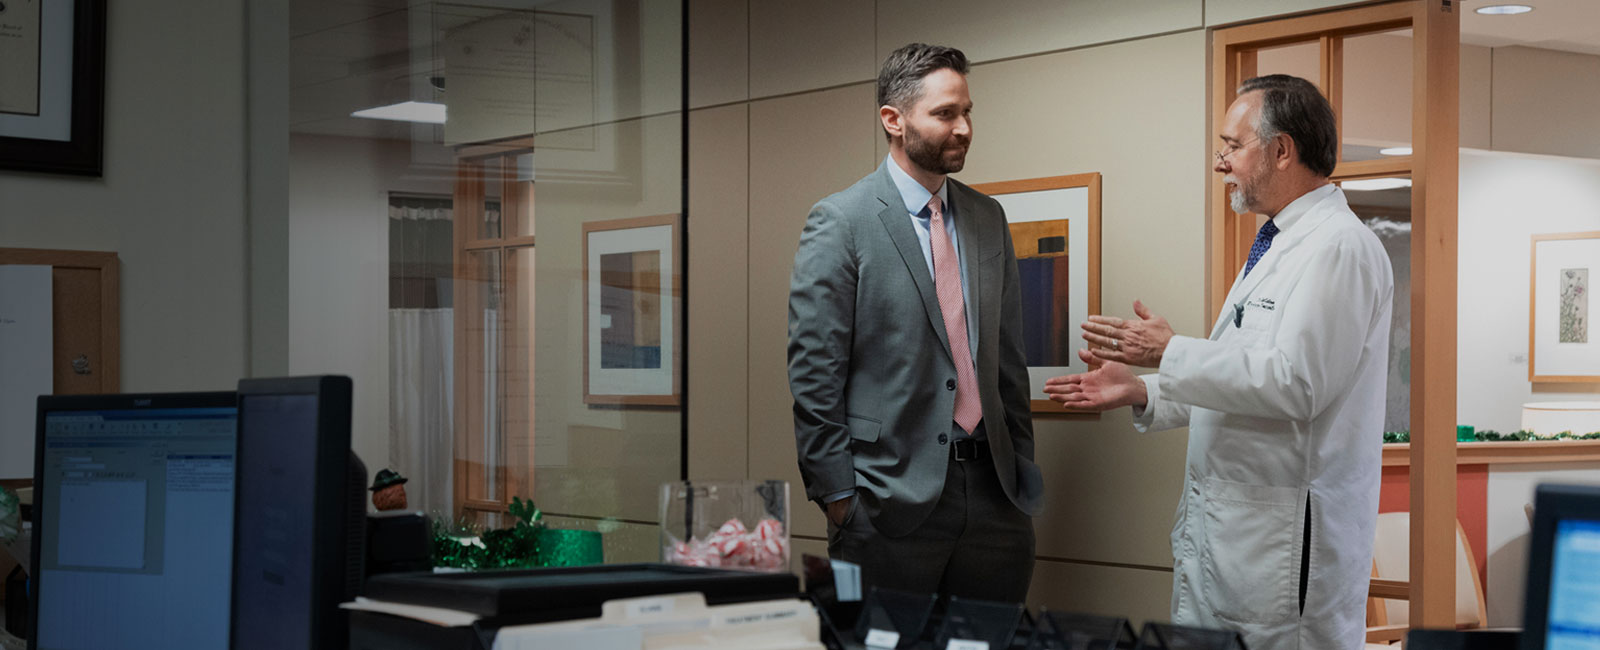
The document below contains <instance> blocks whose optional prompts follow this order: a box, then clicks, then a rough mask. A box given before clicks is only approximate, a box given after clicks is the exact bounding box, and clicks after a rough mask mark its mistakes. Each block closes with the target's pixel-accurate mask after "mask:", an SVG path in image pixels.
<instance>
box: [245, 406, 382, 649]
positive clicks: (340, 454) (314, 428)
mask: <svg viewBox="0 0 1600 650" xmlns="http://www.w3.org/2000/svg"><path fill="white" fill-rule="evenodd" d="M238 477H239V478H238V488H237V489H236V491H235V493H236V498H235V502H236V504H237V515H236V516H235V518H234V545H233V549H234V554H233V557H234V571H233V635H232V639H233V648H234V649H235V650H254V649H256V648H261V649H263V650H265V649H271V650H277V649H279V648H311V649H319V648H338V647H343V646H344V645H345V644H346V643H347V640H348V635H349V631H348V627H347V623H346V621H347V618H346V617H345V616H344V613H343V612H342V611H341V610H340V609H339V603H341V602H345V601H347V600H350V599H352V598H354V596H355V594H356V590H357V589H359V587H360V581H361V560H362V555H361V551H362V544H363V543H364V541H365V535H364V534H365V528H364V524H365V516H366V508H365V505H364V503H365V497H364V495H365V489H364V488H365V483H366V470H365V469H363V468H361V467H360V462H359V461H357V460H355V457H354V455H353V454H352V453H351V452H350V378H348V377H335V376H325V377H292V378H284V379H246V380H242V381H240V382H239V471H238Z"/></svg>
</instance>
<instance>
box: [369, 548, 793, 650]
mask: <svg viewBox="0 0 1600 650" xmlns="http://www.w3.org/2000/svg"><path fill="white" fill-rule="evenodd" d="M683 592H700V593H702V594H704V595H705V598H706V604H707V605H722V604H729V603H742V602H752V601H760V600H774V599H781V598H797V597H799V596H800V581H799V579H798V578H797V577H795V576H794V575H792V574H788V573H754V572H749V571H732V570H721V569H706V568H698V567H684V566H673V565H667V564H611V565H602V566H588V567H570V568H550V569H520V570H504V571H473V572H466V573H390V574H383V575H377V576H373V577H372V578H371V579H369V580H367V584H366V590H365V593H364V594H363V595H365V596H367V597H368V598H372V599H374V600H382V601H389V602H396V603H406V604H413V605H427V606H431V607H443V608H446V609H454V610H459V611H466V612H472V613H474V614H477V615H479V616H481V617H483V618H481V619H479V620H478V622H477V623H474V624H473V625H472V626H470V627H459V628H445V627H438V626H435V625H432V624H430V623H424V622H421V621H415V620H411V619H408V618H403V617H399V616H390V615H388V614H379V613H374V612H362V611H356V612H351V613H350V648H351V650H441V649H442V650H487V649H488V648H491V647H493V643H494V637H495V634H496V633H497V632H498V631H499V629H500V628H501V627H503V626H507V625H521V624H528V623H544V622H551V621H563V620H573V619H586V618H596V617H599V616H600V610H601V605H602V604H603V603H605V601H608V600H614V599H618V598H639V597H644V596H657V595H663V594H674V593H683Z"/></svg>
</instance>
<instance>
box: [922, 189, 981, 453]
mask: <svg viewBox="0 0 1600 650" xmlns="http://www.w3.org/2000/svg"><path fill="white" fill-rule="evenodd" d="M943 208H944V202H943V201H940V200H939V195H937V194H935V195H933V198H931V199H929V200H928V211H929V212H930V213H932V215H933V218H932V220H931V222H930V223H929V225H928V243H929V249H930V250H931V251H932V252H933V287H934V292H935V293H937V294H939V311H940V313H942V314H943V315H944V331H945V334H948V335H949V336H950V356H951V358H953V359H955V362H956V409H955V416H954V417H955V421H956V424H957V425H959V426H960V427H961V428H962V430H964V431H966V432H967V433H968V434H971V433H972V431H973V429H976V428H977V427H978V423H979V422H982V421H983V404H982V403H980V402H979V401H978V377H977V375H975V374H974V373H973V369H972V348H971V346H970V344H969V343H968V341H967V302H966V299H965V297H964V296H963V294H962V290H961V262H960V261H959V260H957V259H956V248H955V246H954V245H953V244H951V243H950V233H947V232H945V230H944V210H943Z"/></svg>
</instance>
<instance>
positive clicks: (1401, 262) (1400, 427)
mask: <svg viewBox="0 0 1600 650" xmlns="http://www.w3.org/2000/svg"><path fill="white" fill-rule="evenodd" d="M1402 180H1407V179H1402ZM1354 183H1356V181H1349V182H1346V183H1342V184H1341V186H1343V187H1344V189H1345V198H1347V199H1348V200H1349V201H1350V210H1351V211H1353V212H1355V213H1356V216H1357V217H1360V218H1361V221H1362V222H1363V223H1365V224H1367V227H1368V228H1371V229H1372V232H1373V233H1375V234H1377V235H1378V241H1380V242H1383V250H1384V251H1385V252H1387V253H1388V254H1389V264H1390V266H1392V267H1394V310H1393V317H1392V321H1391V325H1390V328H1389V391H1388V392H1389V396H1388V399H1387V400H1385V407H1384V417H1383V430H1384V431H1409V430H1410V429H1411V188H1410V187H1409V185H1408V186H1406V187H1393V188H1390V189H1379V190H1356V189H1352V188H1351V187H1350V186H1351V185H1352V184H1354Z"/></svg>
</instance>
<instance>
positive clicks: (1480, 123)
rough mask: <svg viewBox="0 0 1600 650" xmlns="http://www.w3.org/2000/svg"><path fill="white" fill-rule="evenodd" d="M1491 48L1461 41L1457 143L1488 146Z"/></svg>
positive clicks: (1491, 79) (1491, 66) (1468, 145)
mask: <svg viewBox="0 0 1600 650" xmlns="http://www.w3.org/2000/svg"><path fill="white" fill-rule="evenodd" d="M1493 62H1494V54H1493V50H1491V49H1490V48H1487V47H1480V46H1477V45H1467V44H1462V45H1461V146H1462V147H1467V148H1472V149H1488V148H1489V147H1490V142H1491V140H1492V139H1491V138H1490V135H1489V121H1490V120H1489V118H1490V110H1489V109H1490V104H1491V103H1492V102H1493V92H1492V91H1493V88H1494V83H1493V82H1494V73H1493Z"/></svg>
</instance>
